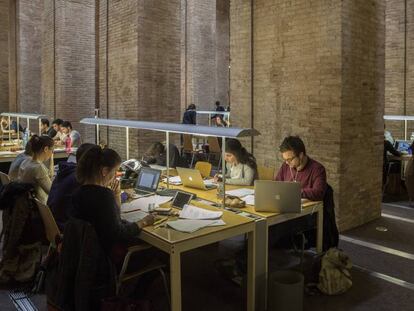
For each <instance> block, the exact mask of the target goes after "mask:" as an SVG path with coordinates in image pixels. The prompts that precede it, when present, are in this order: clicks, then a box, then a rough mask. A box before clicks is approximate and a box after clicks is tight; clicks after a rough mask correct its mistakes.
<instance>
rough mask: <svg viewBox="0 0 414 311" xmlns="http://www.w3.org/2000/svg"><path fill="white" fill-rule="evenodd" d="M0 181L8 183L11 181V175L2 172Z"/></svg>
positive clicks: (3, 183) (4, 183)
mask: <svg viewBox="0 0 414 311" xmlns="http://www.w3.org/2000/svg"><path fill="white" fill-rule="evenodd" d="M0 182H1V184H2V185H7V184H8V183H9V182H10V178H9V175H7V174H5V173H3V172H0Z"/></svg>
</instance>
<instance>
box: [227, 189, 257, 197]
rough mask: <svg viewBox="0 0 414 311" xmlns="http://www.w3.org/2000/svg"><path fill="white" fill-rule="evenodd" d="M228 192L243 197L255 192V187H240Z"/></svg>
mask: <svg viewBox="0 0 414 311" xmlns="http://www.w3.org/2000/svg"><path fill="white" fill-rule="evenodd" d="M226 194H228V195H234V196H235V197H239V198H242V197H244V196H246V195H252V194H254V189H248V188H240V189H235V190H228V191H226Z"/></svg>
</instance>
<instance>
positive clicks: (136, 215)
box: [121, 211, 148, 222]
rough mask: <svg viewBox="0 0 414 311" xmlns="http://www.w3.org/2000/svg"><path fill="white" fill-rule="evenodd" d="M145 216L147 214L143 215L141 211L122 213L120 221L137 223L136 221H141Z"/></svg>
mask: <svg viewBox="0 0 414 311" xmlns="http://www.w3.org/2000/svg"><path fill="white" fill-rule="evenodd" d="M147 215H148V213H145V212H143V211H135V212H130V213H122V214H121V219H123V220H128V221H130V222H137V221H138V220H141V219H143V218H144V217H145V216H147Z"/></svg>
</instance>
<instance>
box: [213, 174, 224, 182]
mask: <svg viewBox="0 0 414 311" xmlns="http://www.w3.org/2000/svg"><path fill="white" fill-rule="evenodd" d="M213 181H214V182H215V183H218V182H221V181H223V179H222V178H221V177H220V175H219V174H216V175H214V177H213Z"/></svg>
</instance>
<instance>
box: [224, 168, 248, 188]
mask: <svg viewBox="0 0 414 311" xmlns="http://www.w3.org/2000/svg"><path fill="white" fill-rule="evenodd" d="M226 178H227V177H226ZM253 179H254V169H252V168H251V167H250V166H248V165H247V164H243V166H242V177H240V178H229V179H226V184H229V185H239V186H251V185H252V183H253Z"/></svg>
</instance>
